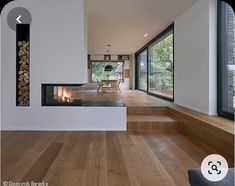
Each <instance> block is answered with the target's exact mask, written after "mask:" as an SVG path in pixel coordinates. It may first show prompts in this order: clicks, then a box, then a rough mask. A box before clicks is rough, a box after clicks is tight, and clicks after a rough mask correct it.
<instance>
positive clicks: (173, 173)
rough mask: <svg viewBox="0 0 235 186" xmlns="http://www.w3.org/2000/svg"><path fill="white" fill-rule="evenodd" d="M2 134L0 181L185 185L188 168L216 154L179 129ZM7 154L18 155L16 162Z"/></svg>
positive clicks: (93, 185) (62, 184) (92, 185)
mask: <svg viewBox="0 0 235 186" xmlns="http://www.w3.org/2000/svg"><path fill="white" fill-rule="evenodd" d="M2 133H3V138H4V142H2V147H3V148H4V151H2V152H1V153H2V162H4V165H5V166H3V167H2V178H1V180H2V181H4V180H11V178H14V181H20V180H26V179H28V180H29V181H37V180H43V181H46V182H48V183H49V185H50V186H68V185H69V186H80V185H81V186H96V185H100V186H125V185H126V186H156V185H167V186H171V185H172V186H173V185H180V186H184V185H188V182H187V179H188V178H187V170H188V169H190V168H195V167H199V166H200V163H201V161H202V159H203V158H204V157H205V156H206V155H207V154H210V153H211V152H216V151H215V150H213V149H210V148H208V147H207V146H205V145H202V144H201V143H199V142H197V141H195V140H193V139H191V138H189V137H188V136H186V135H184V134H181V133H178V132H163V131H159V132H40V133H39V132H11V133H9V134H4V132H2ZM10 136H11V137H12V138H13V139H12V140H10V139H11V138H10ZM14 136H17V137H16V138H14ZM30 136H31V137H30ZM25 138H30V139H31V140H25ZM21 141H24V145H22V142H21ZM13 144H14V147H17V146H20V148H15V149H12V146H13ZM11 153H14V154H18V155H17V156H16V157H15V158H14V163H12V162H11V160H12V158H8V156H11ZM21 153H22V155H20V154H21ZM30 154H32V156H30ZM25 162H27V166H26V168H24V165H23V163H25ZM8 165H9V167H8ZM21 166H22V167H21ZM16 168H17V170H16ZM19 172H20V173H19ZM31 179H33V180H31Z"/></svg>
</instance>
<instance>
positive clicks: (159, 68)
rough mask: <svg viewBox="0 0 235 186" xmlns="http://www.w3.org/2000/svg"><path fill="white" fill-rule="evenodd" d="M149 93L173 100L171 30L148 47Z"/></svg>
mask: <svg viewBox="0 0 235 186" xmlns="http://www.w3.org/2000/svg"><path fill="white" fill-rule="evenodd" d="M149 92H150V93H153V94H156V95H159V96H163V97H166V98H169V99H173V30H170V31H169V32H166V33H165V34H164V35H163V36H162V37H160V38H159V39H157V40H156V41H155V42H154V43H153V44H151V45H150V46H149Z"/></svg>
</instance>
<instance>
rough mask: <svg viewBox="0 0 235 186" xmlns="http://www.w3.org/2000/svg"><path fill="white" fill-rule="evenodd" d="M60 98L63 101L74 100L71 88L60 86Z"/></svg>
mask: <svg viewBox="0 0 235 186" xmlns="http://www.w3.org/2000/svg"><path fill="white" fill-rule="evenodd" d="M57 93H58V98H59V99H60V100H61V101H63V102H67V103H69V102H72V91H71V90H70V88H65V87H58V92H57Z"/></svg>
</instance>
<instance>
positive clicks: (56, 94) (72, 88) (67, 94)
mask: <svg viewBox="0 0 235 186" xmlns="http://www.w3.org/2000/svg"><path fill="white" fill-rule="evenodd" d="M83 104H84V86H83V84H42V106H82V105H83Z"/></svg>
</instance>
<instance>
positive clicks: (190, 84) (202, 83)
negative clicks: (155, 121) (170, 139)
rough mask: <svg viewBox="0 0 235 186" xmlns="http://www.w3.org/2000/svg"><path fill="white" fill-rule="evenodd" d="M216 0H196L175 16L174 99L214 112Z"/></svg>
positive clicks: (207, 112)
mask: <svg viewBox="0 0 235 186" xmlns="http://www.w3.org/2000/svg"><path fill="white" fill-rule="evenodd" d="M216 2H217V1H216V0H198V1H197V2H196V3H195V4H193V5H192V6H191V7H190V8H189V9H188V10H186V11H185V12H184V13H183V14H182V15H181V16H179V17H178V18H177V19H176V20H175V103H176V104H179V105H181V106H185V107H188V108H191V109H194V110H197V111H199V112H202V113H205V114H209V115H215V114H216V113H217V112H216V5H217V4H216Z"/></svg>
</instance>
